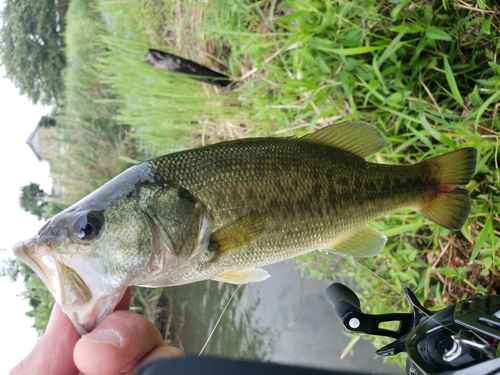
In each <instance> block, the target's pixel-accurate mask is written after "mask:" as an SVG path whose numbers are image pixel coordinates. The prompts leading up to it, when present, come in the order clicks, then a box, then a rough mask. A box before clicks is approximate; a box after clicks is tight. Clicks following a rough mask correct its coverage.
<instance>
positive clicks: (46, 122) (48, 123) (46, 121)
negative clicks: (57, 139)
mask: <svg viewBox="0 0 500 375" xmlns="http://www.w3.org/2000/svg"><path fill="white" fill-rule="evenodd" d="M37 126H40V127H42V128H50V127H52V126H56V120H54V118H53V117H50V116H42V117H40V121H38V125H37Z"/></svg>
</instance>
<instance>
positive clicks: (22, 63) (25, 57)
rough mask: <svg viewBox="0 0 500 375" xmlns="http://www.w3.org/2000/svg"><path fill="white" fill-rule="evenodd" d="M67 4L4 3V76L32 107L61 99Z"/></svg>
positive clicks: (47, 0)
mask: <svg viewBox="0 0 500 375" xmlns="http://www.w3.org/2000/svg"><path fill="white" fill-rule="evenodd" d="M67 5H68V3H67V1H64V0H63V1H57V2H56V1H54V0H40V1H39V0H6V1H5V6H4V8H3V10H2V12H1V17H2V21H3V26H2V28H1V29H0V60H1V63H2V65H4V66H5V71H6V77H7V78H9V79H10V80H11V81H12V82H13V83H14V85H15V86H16V87H17V88H18V89H19V91H20V93H21V94H25V95H27V96H28V98H30V100H31V101H32V102H33V103H34V104H36V103H43V104H58V103H60V100H61V99H62V93H63V79H62V77H63V69H64V67H65V65H66V60H65V55H64V39H63V36H62V32H63V31H64V17H65V14H66V10H67Z"/></svg>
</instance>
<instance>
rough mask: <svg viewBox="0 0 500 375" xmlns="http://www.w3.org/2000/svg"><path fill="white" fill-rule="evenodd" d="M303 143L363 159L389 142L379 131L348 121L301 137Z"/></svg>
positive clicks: (365, 124)
mask: <svg viewBox="0 0 500 375" xmlns="http://www.w3.org/2000/svg"><path fill="white" fill-rule="evenodd" d="M301 139H303V140H304V141H307V142H314V143H320V144H323V145H326V146H331V147H337V148H340V149H342V150H345V151H348V152H351V153H353V154H355V155H358V156H360V157H362V158H363V159H364V158H366V157H367V156H369V155H372V154H374V153H375V152H377V151H379V150H380V149H381V148H383V147H385V146H387V145H388V144H389V142H388V141H387V138H386V137H385V136H384V135H383V134H382V132H381V131H380V130H378V129H377V128H376V127H374V126H373V125H371V124H368V123H366V122H361V121H348V122H344V123H342V124H335V125H330V126H327V127H326V128H323V129H320V130H318V131H317V132H314V133H312V134H308V135H305V136H304V137H302V138H301Z"/></svg>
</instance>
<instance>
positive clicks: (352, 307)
mask: <svg viewBox="0 0 500 375" xmlns="http://www.w3.org/2000/svg"><path fill="white" fill-rule="evenodd" d="M325 295H326V299H327V300H328V302H330V304H331V305H332V307H333V309H334V310H335V315H337V318H338V319H339V320H340V321H341V322H342V321H343V320H344V316H345V315H346V314H347V313H350V312H358V313H361V303H360V302H359V298H358V296H357V295H356V294H355V293H354V292H353V291H352V290H351V289H349V288H348V287H346V286H345V285H344V284H340V283H333V284H331V285H330V286H329V287H328V288H327V289H326V291H325Z"/></svg>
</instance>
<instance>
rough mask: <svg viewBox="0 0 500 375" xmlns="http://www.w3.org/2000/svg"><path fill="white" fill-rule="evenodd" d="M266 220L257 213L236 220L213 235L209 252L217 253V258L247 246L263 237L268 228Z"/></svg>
mask: <svg viewBox="0 0 500 375" xmlns="http://www.w3.org/2000/svg"><path fill="white" fill-rule="evenodd" d="M265 220H266V219H265V217H264V216H262V215H261V214H259V213H258V212H256V211H254V212H251V213H249V214H248V215H245V216H243V217H240V218H239V219H236V220H235V221H233V222H232V223H230V224H228V225H226V226H225V227H222V228H221V229H219V230H217V231H216V232H214V233H213V234H212V236H211V237H210V245H209V250H212V251H215V256H217V255H219V254H221V253H223V252H226V251H231V250H233V249H237V248H238V247H240V246H243V245H246V244H247V243H249V242H250V241H253V240H254V239H255V238H257V237H258V236H260V235H261V233H262V232H263V231H264V229H265V228H266V225H265Z"/></svg>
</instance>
